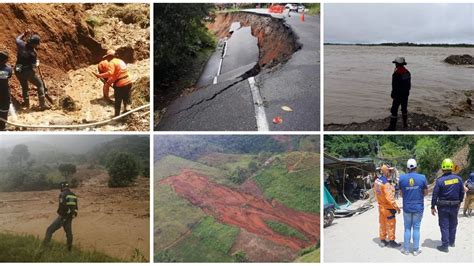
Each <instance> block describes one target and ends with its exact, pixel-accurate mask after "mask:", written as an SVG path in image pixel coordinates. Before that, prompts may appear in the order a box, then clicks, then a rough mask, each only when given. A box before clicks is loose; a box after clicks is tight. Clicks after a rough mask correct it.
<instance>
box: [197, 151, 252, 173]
mask: <svg viewBox="0 0 474 266" xmlns="http://www.w3.org/2000/svg"><path fill="white" fill-rule="evenodd" d="M255 158H256V156H255V155H248V154H226V153H217V152H213V153H209V154H206V155H204V156H201V157H199V158H198V159H197V161H198V162H200V163H203V164H205V165H208V166H211V167H215V168H219V169H221V170H224V171H226V172H229V173H230V172H232V171H234V170H235V169H236V168H237V167H240V168H246V167H248V165H249V162H251V161H252V160H255Z"/></svg>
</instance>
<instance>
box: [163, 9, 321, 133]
mask: <svg viewBox="0 0 474 266" xmlns="http://www.w3.org/2000/svg"><path fill="white" fill-rule="evenodd" d="M248 11H251V12H255V13H266V12H267V11H266V9H264V10H263V9H262V10H248ZM275 17H280V18H283V17H284V19H285V20H286V22H287V23H288V25H289V26H290V27H291V28H292V30H293V31H294V33H295V34H296V35H297V36H298V41H299V42H300V43H301V45H302V48H301V49H300V50H298V51H297V52H295V53H294V54H293V56H292V58H291V59H290V60H289V61H288V62H287V63H286V64H284V65H283V66H280V67H279V68H278V69H272V70H271V71H262V72H261V73H259V74H258V75H257V76H256V77H255V80H256V84H257V85H258V87H259V89H260V94H261V96H262V98H263V100H264V103H265V112H266V118H267V122H268V124H269V125H270V130H285V131H317V130H319V123H320V120H319V119H320V118H319V117H320V108H319V106H320V93H319V80H320V78H319V72H320V71H319V65H320V59H319V41H320V34H319V28H320V24H319V16H308V15H306V17H305V22H302V21H300V18H299V15H296V14H295V13H293V15H292V16H291V17H287V16H286V14H285V15H283V16H282V15H275ZM232 28H233V29H236V28H238V30H236V31H235V32H234V33H233V35H232V36H231V37H230V38H229V39H228V43H227V52H226V56H225V57H224V60H223V65H222V68H221V76H218V77H217V80H218V82H217V84H214V85H213V84H211V85H208V86H206V87H203V88H202V89H200V90H198V91H196V92H194V93H192V94H190V95H187V96H184V97H181V98H179V99H177V100H176V101H175V102H173V103H172V104H171V105H170V106H169V107H168V109H167V111H166V113H165V115H164V117H163V118H162V120H161V122H160V123H159V124H158V126H157V128H156V129H157V130H169V131H256V130H257V124H256V117H255V116H256V115H255V107H254V104H253V100H252V94H251V92H250V86H249V83H248V81H247V80H246V79H244V80H242V79H241V78H239V76H241V75H242V74H243V73H245V72H247V71H248V70H250V69H251V68H253V66H254V65H255V64H256V63H257V60H258V46H257V39H256V38H255V37H253V36H252V35H251V33H250V27H243V28H240V27H237V26H236V25H235V24H234V25H233V26H232ZM211 61H213V62H215V61H217V60H216V57H215V56H214V55H213V57H211ZM211 63H212V62H209V63H208V65H209V64H211ZM215 65H216V64H215V63H213V64H211V65H209V69H207V67H206V70H205V71H204V72H203V74H205V75H207V78H206V77H202V79H203V80H204V81H205V82H202V83H201V85H202V84H210V83H209V81H210V76H211V73H212V72H213V71H215ZM283 106H289V107H290V108H292V109H293V111H292V112H285V111H283V110H282V109H281V107H283ZM275 116H280V117H282V118H283V122H282V123H281V124H278V125H275V124H272V119H273V118H274V117H275Z"/></svg>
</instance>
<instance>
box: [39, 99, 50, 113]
mask: <svg viewBox="0 0 474 266" xmlns="http://www.w3.org/2000/svg"><path fill="white" fill-rule="evenodd" d="M39 107H40V110H41V111H44V110H47V109H51V106H49V105H48V104H47V103H46V100H45V97H44V96H40V97H39Z"/></svg>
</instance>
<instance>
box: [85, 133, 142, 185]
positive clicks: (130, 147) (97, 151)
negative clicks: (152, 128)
mask: <svg viewBox="0 0 474 266" xmlns="http://www.w3.org/2000/svg"><path fill="white" fill-rule="evenodd" d="M120 152H126V153H129V154H131V155H133V157H135V159H136V161H137V162H138V164H139V168H140V174H141V175H143V176H144V177H150V138H149V137H148V136H124V137H121V138H118V139H114V140H112V141H109V142H106V143H104V144H102V145H99V146H97V147H96V148H94V149H93V150H91V151H89V152H88V153H87V154H86V156H87V158H88V160H89V162H92V163H95V162H96V163H98V164H100V165H103V166H107V165H108V164H109V163H110V161H111V160H113V159H114V158H115V155H116V154H117V153H120Z"/></svg>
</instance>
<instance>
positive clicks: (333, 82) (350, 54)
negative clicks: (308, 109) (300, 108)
mask: <svg viewBox="0 0 474 266" xmlns="http://www.w3.org/2000/svg"><path fill="white" fill-rule="evenodd" d="M324 49H325V57H324V60H325V61H324V62H325V65H324V72H325V73H324V112H325V121H324V123H325V124H329V123H338V124H347V123H350V122H365V121H367V120H369V119H379V118H384V117H387V116H388V115H390V105H391V98H390V92H391V75H392V72H393V67H394V65H393V64H392V63H391V62H392V60H393V59H394V58H395V57H397V56H404V57H405V58H406V60H407V62H408V65H407V68H408V69H409V70H410V72H411V73H412V90H411V95H410V101H409V107H408V110H409V112H418V113H423V114H426V115H430V116H436V117H438V118H440V119H441V120H445V121H447V122H448V123H449V124H450V125H451V126H454V127H460V128H461V129H469V128H467V127H469V126H468V125H467V124H469V123H466V122H467V121H472V118H469V117H468V118H466V117H462V118H460V117H452V116H451V115H450V114H451V112H450V110H451V107H452V106H453V105H456V104H457V103H458V102H459V101H462V100H465V96H464V93H463V92H464V91H467V90H473V89H474V68H473V67H472V66H471V67H468V66H454V65H449V64H446V63H444V62H443V60H444V59H445V58H446V57H448V56H449V55H452V54H471V55H474V48H432V47H362V46H345V45H330V46H325V47H324ZM470 124H471V126H470V127H471V130H472V124H474V123H470Z"/></svg>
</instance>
